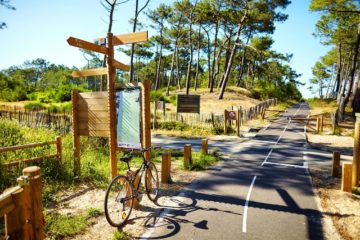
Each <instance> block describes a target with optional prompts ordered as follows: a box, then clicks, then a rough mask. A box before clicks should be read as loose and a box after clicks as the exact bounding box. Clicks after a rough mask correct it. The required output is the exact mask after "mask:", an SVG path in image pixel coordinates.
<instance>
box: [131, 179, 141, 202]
mask: <svg viewBox="0 0 360 240" xmlns="http://www.w3.org/2000/svg"><path fill="white" fill-rule="evenodd" d="M132 175H133V177H135V172H132ZM139 184H140V175H139V174H137V175H136V178H135V181H134V187H135V188H137V186H138V185H139ZM133 194H135V192H133ZM139 205H140V203H139V201H138V200H137V198H133V207H134V208H135V209H138V208H139Z"/></svg>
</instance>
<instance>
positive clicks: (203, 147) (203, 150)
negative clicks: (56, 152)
mask: <svg viewBox="0 0 360 240" xmlns="http://www.w3.org/2000/svg"><path fill="white" fill-rule="evenodd" d="M201 153H202V155H207V154H208V140H207V139H202V140H201Z"/></svg>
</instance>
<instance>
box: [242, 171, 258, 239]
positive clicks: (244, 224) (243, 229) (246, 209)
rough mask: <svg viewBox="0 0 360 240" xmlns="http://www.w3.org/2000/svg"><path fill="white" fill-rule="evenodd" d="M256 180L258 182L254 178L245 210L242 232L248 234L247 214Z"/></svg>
mask: <svg viewBox="0 0 360 240" xmlns="http://www.w3.org/2000/svg"><path fill="white" fill-rule="evenodd" d="M255 180H256V176H254V178H253V180H252V182H251V185H250V188H249V191H248V194H247V196H246V202H245V208H244V215H243V225H242V231H243V232H244V233H245V232H246V222H247V212H248V208H249V201H250V197H251V192H252V189H253V187H254V184H255Z"/></svg>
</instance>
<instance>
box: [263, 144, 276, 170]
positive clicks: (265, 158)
mask: <svg viewBox="0 0 360 240" xmlns="http://www.w3.org/2000/svg"><path fill="white" fill-rule="evenodd" d="M273 150H274V149H273V148H272V149H271V150H270V152H269V153H268V155H267V156H266V158H265V160H264V161H263V162H262V163H261V166H264V164H265V163H266V161H267V160H268V158H269V157H270V155H271V153H272V152H273Z"/></svg>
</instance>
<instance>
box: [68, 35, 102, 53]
mask: <svg viewBox="0 0 360 240" xmlns="http://www.w3.org/2000/svg"><path fill="white" fill-rule="evenodd" d="M67 42H68V43H69V44H70V45H71V46H74V47H78V48H83V49H86V50H90V51H94V52H98V53H103V54H107V52H108V50H107V48H106V47H103V46H99V45H96V44H94V43H91V42H87V41H84V40H81V39H78V38H74V37H69V38H68V39H67Z"/></svg>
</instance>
